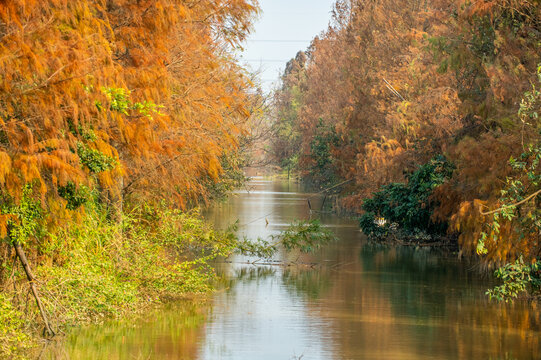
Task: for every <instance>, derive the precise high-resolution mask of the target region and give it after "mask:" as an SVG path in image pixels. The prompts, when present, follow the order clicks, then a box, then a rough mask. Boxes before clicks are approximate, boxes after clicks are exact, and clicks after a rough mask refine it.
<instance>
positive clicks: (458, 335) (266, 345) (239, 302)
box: [44, 181, 541, 360]
mask: <svg viewBox="0 0 541 360" xmlns="http://www.w3.org/2000/svg"><path fill="white" fill-rule="evenodd" d="M247 188H248V190H247V191H243V192H238V193H236V194H234V195H233V196H232V197H231V199H230V200H229V201H228V202H226V203H222V204H219V205H218V206H216V207H214V208H213V209H211V210H210V211H209V212H208V213H207V215H206V216H207V217H208V218H209V219H210V220H211V221H214V223H215V224H216V225H217V226H218V227H222V228H225V227H227V226H229V225H231V224H232V223H234V222H235V221H236V220H237V219H238V220H239V223H240V224H241V225H242V226H241V228H240V230H239V232H240V235H241V236H242V235H246V236H248V237H251V238H256V237H266V236H268V235H270V234H276V233H278V232H279V231H281V230H283V229H284V228H285V227H286V226H287V224H289V223H290V222H291V221H293V220H296V219H307V218H309V217H310V216H314V215H313V214H312V215H311V214H310V213H309V209H308V204H307V201H306V197H307V196H308V195H306V196H303V195H302V189H301V188H300V187H299V186H298V185H297V184H294V183H289V184H288V183H286V182H282V183H279V182H264V181H255V182H252V183H251V184H249V186H248V187H247ZM319 201H321V200H319ZM312 205H313V207H314V208H316V207H317V206H318V200H317V199H315V198H314V199H312ZM321 221H322V222H323V223H324V224H325V225H326V226H328V227H329V228H331V229H332V230H333V231H335V232H336V234H337V235H338V237H339V238H340V241H338V242H336V243H332V244H330V245H329V246H327V247H326V248H325V249H322V250H321V251H320V252H318V253H316V254H312V255H299V254H284V253H281V254H278V255H277V256H276V258H275V259H274V260H278V261H281V263H278V264H275V266H254V265H249V264H246V262H247V261H252V260H253V259H250V258H245V257H239V256H237V257H234V258H232V259H230V261H231V262H232V263H229V264H221V266H220V271H222V272H223V274H224V276H225V278H226V281H225V282H224V283H223V289H222V290H220V291H219V292H218V293H217V294H216V296H214V299H213V301H212V306H211V307H205V306H203V307H197V306H195V305H191V306H192V307H189V306H188V307H185V306H187V305H183V306H184V307H181V308H180V309H179V308H172V309H169V310H167V309H165V310H161V311H158V312H157V313H156V314H153V315H151V316H149V317H147V318H145V319H142V320H141V321H139V322H136V323H132V324H119V323H109V324H106V325H104V326H100V327H91V328H87V329H83V330H82V331H80V332H77V333H74V334H73V335H72V336H71V337H70V338H69V339H68V341H67V342H66V343H65V345H64V347H63V348H62V349H63V350H62V351H63V352H62V353H61V354H60V353H59V352H58V351H57V352H56V353H55V354H54V355H48V356H46V357H44V358H48V359H49V358H71V359H135V358H149V359H201V360H208V359H236V360H242V359H250V360H252V359H269V360H270V359H272V360H276V359H292V358H293V357H294V356H296V357H300V356H301V355H302V356H303V357H302V358H303V359H341V360H349V359H535V358H540V357H541V352H540V351H541V349H540V339H541V333H540V328H541V320H540V317H539V315H540V311H539V308H538V305H536V304H528V303H517V304H515V305H499V304H494V303H489V302H488V301H487V298H486V297H485V296H484V291H485V289H486V288H488V287H489V286H490V285H491V284H490V283H489V281H487V280H486V279H483V278H481V277H479V276H477V275H475V273H473V272H471V271H468V269H467V266H465V264H463V263H460V262H459V261H458V260H457V259H456V256H452V255H443V254H440V253H437V252H435V251H432V250H428V249H413V248H392V247H384V246H374V245H373V244H369V243H366V241H365V240H364V239H363V238H362V236H361V234H360V233H359V231H358V228H357V226H356V225H357V224H356V221H355V220H349V219H344V218H338V217H335V216H332V215H329V214H322V215H321ZM310 264H312V265H310ZM58 354H60V355H58Z"/></svg>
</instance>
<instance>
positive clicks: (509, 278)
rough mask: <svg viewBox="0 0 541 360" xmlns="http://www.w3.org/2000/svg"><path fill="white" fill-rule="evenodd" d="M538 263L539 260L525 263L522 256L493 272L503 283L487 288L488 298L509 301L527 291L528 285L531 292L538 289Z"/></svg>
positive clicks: (540, 273) (540, 272) (540, 268)
mask: <svg viewBox="0 0 541 360" xmlns="http://www.w3.org/2000/svg"><path fill="white" fill-rule="evenodd" d="M539 264H540V262H539V261H536V262H534V263H533V264H525V263H524V260H523V259H522V257H521V258H519V259H518V260H516V261H515V262H514V263H511V264H506V265H505V266H503V267H501V268H499V269H498V270H496V272H495V273H494V274H495V275H496V277H497V278H498V279H501V280H502V281H503V284H502V285H499V286H496V287H495V288H493V289H490V290H488V291H487V292H486V294H487V295H488V296H489V297H490V299H496V300H498V301H505V302H511V301H513V299H516V298H517V297H518V295H519V294H521V293H523V292H525V291H527V290H528V288H529V287H530V288H531V290H532V292H535V291H539V289H540V288H541V266H540V265H539Z"/></svg>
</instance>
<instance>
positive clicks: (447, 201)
mask: <svg viewBox="0 0 541 360" xmlns="http://www.w3.org/2000/svg"><path fill="white" fill-rule="evenodd" d="M540 19H541V5H540V3H539V2H538V1H528V0H505V1H474V2H469V1H463V0H457V1H454V0H436V1H429V2H426V1H409V0H407V1H406V0H399V1H391V0H382V1H376V2H370V1H356V0H339V1H337V2H336V4H335V8H334V17H333V22H332V23H331V26H330V27H329V29H328V30H327V31H326V32H325V33H323V34H322V35H320V36H318V37H316V38H315V39H314V40H313V42H312V44H311V46H310V48H309V49H308V51H307V52H306V54H307V56H308V58H307V59H306V60H305V61H303V62H299V61H298V58H299V57H298V56H297V59H293V60H292V61H291V63H290V66H288V68H287V69H286V73H285V74H284V77H283V82H282V84H283V86H282V88H281V89H280V90H278V91H277V93H276V95H275V98H276V101H275V107H276V116H275V119H276V124H277V125H276V126H275V127H276V128H278V129H284V128H287V127H286V126H285V124H288V126H290V127H291V128H292V130H291V131H290V132H289V133H290V134H296V138H295V139H296V141H297V142H298V143H300V144H301V145H300V148H301V151H300V152H297V153H293V154H288V155H287V156H290V157H291V158H295V156H298V158H299V169H300V171H301V173H302V174H303V175H304V176H306V177H308V178H309V179H310V180H313V182H314V183H316V184H323V185H325V182H327V183H328V184H332V183H338V182H340V181H342V180H345V179H355V180H356V185H355V186H353V185H351V186H349V188H348V189H346V190H345V192H347V193H348V197H346V199H344V205H345V206H346V207H349V208H350V209H352V210H356V211H360V207H361V205H362V199H363V198H366V197H370V196H371V194H372V193H373V192H374V191H375V190H376V189H378V188H379V187H380V186H381V185H384V184H388V183H392V182H404V181H405V176H404V175H405V174H409V173H412V172H413V171H414V170H415V169H416V168H417V166H418V165H420V164H425V163H427V162H428V161H429V160H430V159H431V158H432V157H434V156H435V155H436V154H443V155H445V156H446V157H447V158H448V159H449V160H450V161H451V162H452V163H453V164H454V165H455V166H456V170H455V171H454V175H453V178H452V179H451V180H450V181H449V182H447V183H445V184H443V185H441V186H440V187H438V188H437V189H435V192H434V194H433V195H432V198H433V201H434V202H435V203H437V204H438V206H437V209H436V211H435V213H434V214H433V216H434V218H437V219H438V220H443V221H449V220H450V219H451V218H453V219H455V221H458V223H461V222H462V223H463V224H462V226H459V227H460V229H461V231H462V230H464V231H465V233H464V236H462V238H461V245H462V247H463V250H464V252H471V251H474V249H475V246H476V236H477V234H478V230H471V229H472V228H471V226H469V227H468V226H467V224H468V223H472V224H473V222H475V221H477V222H478V223H479V221H481V222H482V219H481V216H480V213H479V212H478V210H476V211H477V216H476V219H475V220H474V219H473V218H471V216H472V213H471V212H469V211H468V209H473V208H474V206H473V202H474V201H477V202H479V201H483V202H487V204H489V207H490V208H494V207H498V206H493V205H496V201H497V199H498V197H499V195H500V189H501V188H502V185H503V184H504V183H505V179H506V176H507V175H509V172H510V169H509V165H508V160H509V158H510V157H511V156H515V157H516V156H518V155H519V154H520V153H521V152H522V151H523V147H524V146H523V145H527V144H531V143H535V142H536V141H537V139H539V130H540V129H541V125H540V123H539V119H538V118H537V120H535V119H532V120H531V121H529V122H527V123H528V124H526V123H525V122H523V121H521V119H520V117H519V116H518V115H517V113H518V111H519V108H520V104H521V99H522V98H523V96H524V94H525V93H526V92H528V91H530V90H531V89H532V84H536V86H537V75H536V68H537V66H538V64H539V63H541V57H540V54H541V51H540V50H541V48H540V46H541V43H540V42H539V39H540V35H541V22H540ZM295 62H296V66H293V65H295V64H293V63H295ZM291 99H294V100H295V102H292V100H291ZM292 104H294V105H292ZM535 106H539V104H537V105H535ZM534 110H535V111H537V114H541V110H539V109H538V108H537V109H533V110H532V112H533V111H534ZM291 119H293V121H291ZM323 131H324V132H326V134H327V135H326V136H327V138H326V137H325V136H323V135H322V132H323ZM278 137H279V138H280V135H279V136H278ZM329 138H333V139H334V140H333V141H327V143H328V146H320V145H321V143H322V140H326V139H329ZM276 143H277V144H279V143H280V142H279V141H277V142H276ZM279 148H283V147H280V146H277V149H275V152H277V151H278V150H279ZM470 225H471V224H470ZM454 229H456V227H455V228H454ZM466 229H468V230H466ZM470 230H471V231H470ZM476 231H477V232H476ZM515 245H516V244H515V243H514V242H513V241H510V242H508V243H505V244H502V245H501V249H499V250H494V253H495V254H498V255H495V256H494V257H492V258H491V260H498V259H501V260H504V261H506V260H509V258H512V257H513V256H515V254H518V253H526V252H525V251H523V250H524V249H514V250H512V251H510V250H509V249H508V248H509V247H511V248H513V247H515ZM530 245H531V244H530ZM530 245H524V246H530ZM517 246H518V245H517ZM521 246H522V245H521ZM524 246H522V247H523V248H524ZM500 250H501V251H500ZM538 250H539V247H537V248H536V250H535V251H538ZM498 251H499V252H498ZM535 251H528V252H527V253H528V254H530V255H531V256H537V255H538V254H537V255H535V254H534V253H535Z"/></svg>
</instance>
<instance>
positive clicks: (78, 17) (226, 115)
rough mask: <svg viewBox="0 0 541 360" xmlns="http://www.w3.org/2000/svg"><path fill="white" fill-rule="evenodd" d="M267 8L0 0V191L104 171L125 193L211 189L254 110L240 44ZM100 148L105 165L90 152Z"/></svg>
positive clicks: (180, 196) (51, 187)
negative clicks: (236, 50)
mask: <svg viewBox="0 0 541 360" xmlns="http://www.w3.org/2000/svg"><path fill="white" fill-rule="evenodd" d="M257 12H258V7H257V1H255V0H253V1H252V0H212V1H189V0H183V1H178V0H177V1H175V0H147V1H127V0H126V1H105V0H69V1H67V0H48V1H33V0H18V1H2V2H0V192H2V193H3V194H4V195H7V196H11V197H13V198H18V197H19V196H21V192H22V189H23V186H24V184H28V183H37V184H39V189H40V193H41V195H42V199H43V200H47V199H49V200H51V201H58V199H59V197H58V193H57V189H58V187H59V186H65V185H66V184H68V182H73V183H75V184H85V183H86V184H88V183H91V182H93V181H94V180H93V179H97V181H98V183H99V185H100V187H101V188H102V189H106V190H107V189H109V190H108V191H109V192H110V193H112V194H116V195H115V196H117V197H118V196H119V195H120V194H123V195H133V194H137V195H138V196H142V195H145V196H147V195H153V194H154V195H159V196H160V197H164V196H166V197H172V198H175V199H177V200H178V202H179V203H180V204H185V203H186V201H188V200H193V199H199V198H200V197H201V196H203V197H204V196H205V191H206V189H205V187H204V185H203V184H204V181H203V180H205V181H206V179H207V178H210V179H212V180H213V181H216V180H217V179H218V178H219V176H220V173H221V171H222V169H221V165H220V161H219V158H220V156H221V155H222V154H224V152H227V151H231V150H233V149H235V148H236V147H237V146H238V142H239V137H240V136H241V135H242V134H243V133H244V131H245V129H244V126H245V124H246V122H247V120H248V118H249V116H250V113H249V111H248V110H247V109H249V108H250V106H251V102H252V97H251V95H250V93H249V90H250V88H251V83H250V81H249V80H248V77H247V76H246V74H245V73H244V70H243V69H242V68H240V67H239V66H238V65H236V63H235V62H234V60H233V58H232V56H231V55H230V49H231V48H232V47H235V46H238V45H239V44H240V42H241V41H242V40H243V39H244V38H245V36H246V35H247V34H248V32H249V30H250V27H251V22H252V20H253V17H254V15H256V14H257ZM155 104H157V105H155ZM81 154H83V155H84V156H87V160H86V161H87V162H86V163H85V160H84V158H83V155H81ZM98 155H99V156H101V159H102V160H107V159H110V161H109V162H108V165H107V166H105V167H103V168H99V169H98V168H96V166H95V164H94V165H92V164H90V163H88V161H90V159H91V157H92V156H98ZM93 166H94V167H93ZM143 189H144V191H142V190H143ZM5 221H6V220H5V219H4V218H0V222H1V224H4V226H5ZM1 224H0V225H1ZM0 228H2V226H0Z"/></svg>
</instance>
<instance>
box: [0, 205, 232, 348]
mask: <svg viewBox="0 0 541 360" xmlns="http://www.w3.org/2000/svg"><path fill="white" fill-rule="evenodd" d="M52 235H54V236H49V237H48V240H47V241H46V242H45V243H43V244H40V245H41V246H40V252H39V253H37V254H34V256H32V257H33V261H32V263H33V264H36V263H37V264H39V266H37V267H36V268H35V270H34V271H35V274H36V277H37V279H38V291H39V294H40V297H41V301H42V302H43V304H44V307H45V311H46V313H47V315H48V317H49V320H50V322H51V326H52V328H53V329H54V331H55V332H56V333H57V335H62V334H64V333H66V332H68V331H69V330H70V329H71V328H73V327H74V326H80V325H83V324H91V323H100V322H102V321H104V320H106V319H113V318H124V317H129V316H131V315H134V314H137V313H141V312H143V311H146V310H147V309H148V308H149V307H151V306H155V305H156V304H160V303H163V302H168V301H171V300H175V299H180V298H186V297H188V296H192V295H194V294H208V293H209V292H210V291H211V290H212V288H213V282H214V281H215V280H216V273H215V271H214V269H213V268H212V267H211V266H210V265H209V262H210V261H211V260H213V259H215V258H216V257H218V256H226V255H228V254H229V253H230V252H231V251H232V249H233V246H234V242H235V236H234V234H233V233H232V232H228V231H224V232H216V231H214V230H213V228H212V227H211V226H210V225H208V224H207V223H206V222H205V221H204V220H203V219H202V217H201V216H200V215H199V213H198V212H197V211H190V212H187V213H183V212H180V211H176V210H169V209H167V208H165V207H157V208H152V207H149V206H141V207H139V208H138V209H133V210H132V211H131V212H130V213H129V214H124V216H123V219H122V222H121V223H116V222H112V221H110V220H109V219H108V218H107V216H106V214H105V213H103V212H100V211H97V210H90V211H87V212H86V213H85V215H84V219H82V220H81V221H80V222H77V223H75V222H74V223H71V224H69V226H67V227H66V228H64V229H63V230H62V231H59V232H57V233H55V234H52ZM10 258H11V259H14V257H13V256H11V257H10ZM53 259H54V260H53ZM12 264H13V265H12V267H11V269H9V270H10V274H11V275H10V276H9V278H8V279H7V281H6V282H5V283H4V284H3V286H2V289H1V292H0V294H1V296H0V309H1V310H2V311H1V312H0V313H1V315H0V358H6V359H14V358H25V354H28V351H29V349H30V348H32V347H34V346H36V345H37V344H38V343H39V342H40V340H41V339H42V334H41V333H42V329H43V326H44V324H43V322H42V320H41V318H40V316H39V312H38V309H37V307H36V306H35V303H34V299H32V298H31V297H29V296H28V283H27V281H26V279H25V278H24V276H23V275H24V274H23V271H22V269H21V268H20V266H19V265H18V263H17V262H13V263H12Z"/></svg>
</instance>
